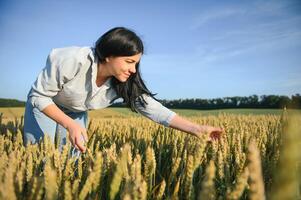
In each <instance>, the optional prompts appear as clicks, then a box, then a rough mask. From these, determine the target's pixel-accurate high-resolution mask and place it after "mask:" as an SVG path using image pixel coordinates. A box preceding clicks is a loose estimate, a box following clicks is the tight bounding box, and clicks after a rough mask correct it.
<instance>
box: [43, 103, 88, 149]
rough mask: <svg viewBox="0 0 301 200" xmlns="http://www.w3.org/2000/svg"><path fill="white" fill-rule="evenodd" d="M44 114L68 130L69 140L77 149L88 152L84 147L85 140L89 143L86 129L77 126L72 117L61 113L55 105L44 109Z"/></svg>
mask: <svg viewBox="0 0 301 200" xmlns="http://www.w3.org/2000/svg"><path fill="white" fill-rule="evenodd" d="M42 112H43V113H44V114H45V115H47V116H48V117H50V118H51V119H53V120H54V121H56V122H57V123H59V124H61V125H62V126H63V127H64V128H66V129H67V130H68V132H69V140H70V141H71V143H72V145H73V146H74V147H75V148H77V149H79V150H80V151H81V152H83V153H84V152H85V151H86V147H85V146H84V143H83V141H82V139H83V138H84V140H85V141H88V136H87V132H86V129H85V128H83V127H81V126H80V125H79V124H77V123H76V122H75V121H74V120H73V119H72V118H71V117H69V116H68V115H66V114H65V113H64V112H63V111H61V110H60V109H59V108H58V107H57V106H56V105H55V104H50V105H48V106H46V108H44V109H43V110H42Z"/></svg>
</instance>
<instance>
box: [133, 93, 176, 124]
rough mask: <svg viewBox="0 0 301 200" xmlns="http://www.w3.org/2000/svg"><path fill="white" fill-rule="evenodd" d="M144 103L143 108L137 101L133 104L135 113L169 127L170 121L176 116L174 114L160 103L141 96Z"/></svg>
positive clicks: (144, 95) (145, 95) (149, 97)
mask: <svg viewBox="0 0 301 200" xmlns="http://www.w3.org/2000/svg"><path fill="white" fill-rule="evenodd" d="M142 96H143V98H144V100H145V101H146V104H145V107H143V106H142V105H141V104H140V103H139V102H138V101H136V102H135V107H136V109H137V111H138V112H139V113H140V114H142V115H143V116H145V117H147V118H149V119H151V120H153V121H155V122H157V123H159V124H162V125H164V126H166V127H169V124H170V121H171V120H172V118H173V117H174V116H175V115H176V113H175V112H173V111H172V110H170V109H168V108H166V107H165V106H163V105H162V104H161V103H160V102H158V101H156V100H155V99H154V98H152V97H151V96H149V95H147V94H142Z"/></svg>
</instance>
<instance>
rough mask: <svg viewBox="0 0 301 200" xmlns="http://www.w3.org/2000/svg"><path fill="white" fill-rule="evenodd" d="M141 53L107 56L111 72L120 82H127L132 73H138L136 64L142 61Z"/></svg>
mask: <svg viewBox="0 0 301 200" xmlns="http://www.w3.org/2000/svg"><path fill="white" fill-rule="evenodd" d="M141 55H142V54H141V53H139V54H136V55H133V56H118V57H109V58H106V61H107V62H106V64H107V65H108V66H109V67H108V70H110V74H111V75H112V76H114V77H115V78H116V79H118V80H119V81H120V82H126V80H127V79H128V78H129V77H130V75H131V74H134V73H136V64H137V63H138V62H139V61H140V58H141Z"/></svg>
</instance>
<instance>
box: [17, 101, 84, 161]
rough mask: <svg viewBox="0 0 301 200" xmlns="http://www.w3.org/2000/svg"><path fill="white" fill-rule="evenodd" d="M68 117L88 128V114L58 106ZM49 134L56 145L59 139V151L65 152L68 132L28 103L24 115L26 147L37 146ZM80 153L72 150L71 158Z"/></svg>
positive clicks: (73, 148)
mask: <svg viewBox="0 0 301 200" xmlns="http://www.w3.org/2000/svg"><path fill="white" fill-rule="evenodd" d="M57 106H58V105H57ZM58 107H59V108H60V109H61V110H62V111H63V112H64V113H65V114H66V115H68V116H69V117H71V118H72V119H74V120H75V122H77V123H78V124H79V125H81V126H82V127H84V128H87V122H88V113H87V111H83V112H72V111H70V110H67V109H66V108H63V107H61V106H58ZM44 134H47V135H48V136H49V137H50V139H51V141H52V142H53V143H54V142H55V139H58V140H59V141H57V142H58V149H59V150H60V151H62V150H63V147H64V145H65V144H66V143H67V140H68V138H67V130H66V129H65V128H64V127H63V126H62V125H60V124H58V123H57V122H55V121H54V120H52V119H51V118H49V117H48V116H46V115H45V114H44V113H42V112H41V111H39V110H38V109H37V108H35V107H33V106H32V104H31V103H29V102H28V101H27V102H26V107H25V114H24V135H23V141H24V145H25V146H27V145H28V144H30V143H31V144H36V143H37V142H39V141H40V139H42V138H43V137H44ZM79 155H80V151H79V150H77V149H76V148H75V147H72V149H71V156H79Z"/></svg>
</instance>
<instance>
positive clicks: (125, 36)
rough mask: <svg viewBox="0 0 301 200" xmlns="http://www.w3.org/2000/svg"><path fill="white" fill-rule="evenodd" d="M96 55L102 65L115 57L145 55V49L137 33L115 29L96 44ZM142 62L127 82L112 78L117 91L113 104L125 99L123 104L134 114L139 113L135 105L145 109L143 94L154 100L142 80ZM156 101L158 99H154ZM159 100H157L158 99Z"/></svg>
mask: <svg viewBox="0 0 301 200" xmlns="http://www.w3.org/2000/svg"><path fill="white" fill-rule="evenodd" d="M95 53H96V56H97V58H98V61H99V62H100V63H104V62H106V61H105V58H107V57H110V56H113V57H117V56H133V55H136V54H139V53H141V54H143V53H144V47H143V42H142V40H141V39H140V38H139V37H138V36H137V35H136V33H135V32H134V31H132V30H130V29H128V28H125V27H115V28H112V29H110V30H109V31H107V32H106V33H104V34H103V35H102V36H101V37H100V38H99V39H98V40H97V41H96V44H95ZM139 65H140V61H139V62H138V63H137V64H136V73H133V74H131V75H130V77H129V78H128V79H127V81H126V82H120V81H119V80H118V79H116V78H115V77H112V86H113V88H114V89H115V90H116V93H117V95H118V96H117V97H116V98H114V99H113V100H112V101H111V103H112V102H113V101H114V100H116V99H118V98H120V97H121V98H123V103H125V104H126V106H127V107H129V108H130V109H131V110H132V111H133V112H137V110H136V108H135V103H136V102H139V103H140V104H141V105H142V106H144V107H145V104H146V101H145V100H144V98H143V97H142V94H147V95H149V96H151V97H152V98H154V95H156V94H152V93H151V92H150V91H149V90H148V89H147V87H146V86H145V84H144V81H143V80H142V78H141V74H140V69H139ZM154 99H156V98H154ZM156 100H157V99H156Z"/></svg>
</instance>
